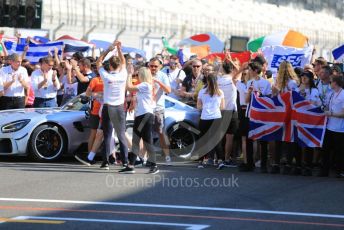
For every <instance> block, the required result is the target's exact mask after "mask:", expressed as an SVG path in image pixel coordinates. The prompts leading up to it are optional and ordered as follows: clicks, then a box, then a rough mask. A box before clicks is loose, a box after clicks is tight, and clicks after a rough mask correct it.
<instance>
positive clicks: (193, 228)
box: [16, 216, 210, 230]
mask: <svg viewBox="0 0 344 230" xmlns="http://www.w3.org/2000/svg"><path fill="white" fill-rule="evenodd" d="M16 219H17V220H62V221H81V222H101V223H119V224H144V225H158V226H174V227H186V229H187V230H202V229H206V228H208V227H210V226H209V225H201V224H181V223H163V222H150V221H130V220H109V219H89V218H87V219H85V218H68V217H46V216H18V217H16Z"/></svg>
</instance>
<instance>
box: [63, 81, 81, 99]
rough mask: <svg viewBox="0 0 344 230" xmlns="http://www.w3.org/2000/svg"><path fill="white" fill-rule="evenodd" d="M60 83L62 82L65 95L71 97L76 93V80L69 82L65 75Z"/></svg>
mask: <svg viewBox="0 0 344 230" xmlns="http://www.w3.org/2000/svg"><path fill="white" fill-rule="evenodd" d="M72 82H73V81H72ZM62 84H63V94H64V96H65V97H68V98H72V97H75V96H76V95H77V94H78V82H75V83H72V84H69V83H68V79H67V75H65V76H64V77H63V79H62Z"/></svg>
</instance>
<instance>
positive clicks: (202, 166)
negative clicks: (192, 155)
mask: <svg viewBox="0 0 344 230" xmlns="http://www.w3.org/2000/svg"><path fill="white" fill-rule="evenodd" d="M197 168H199V169H204V164H203V162H202V161H200V162H199V163H198V166H197Z"/></svg>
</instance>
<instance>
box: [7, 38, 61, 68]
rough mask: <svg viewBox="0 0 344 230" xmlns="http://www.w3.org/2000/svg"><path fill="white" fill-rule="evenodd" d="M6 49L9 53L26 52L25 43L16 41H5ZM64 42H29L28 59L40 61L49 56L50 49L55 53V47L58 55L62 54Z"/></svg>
mask: <svg viewBox="0 0 344 230" xmlns="http://www.w3.org/2000/svg"><path fill="white" fill-rule="evenodd" d="M5 46H6V49H7V51H8V53H9V54H12V53H17V54H19V55H21V54H22V53H23V52H24V48H25V44H17V43H14V42H5ZM62 46H63V42H50V43H46V44H33V43H30V44H29V49H28V51H27V53H26V59H28V60H29V61H30V62H31V64H36V63H38V61H39V59H41V58H43V57H47V56H49V51H50V52H51V54H52V55H53V54H54V48H55V47H57V49H58V55H61V54H62Z"/></svg>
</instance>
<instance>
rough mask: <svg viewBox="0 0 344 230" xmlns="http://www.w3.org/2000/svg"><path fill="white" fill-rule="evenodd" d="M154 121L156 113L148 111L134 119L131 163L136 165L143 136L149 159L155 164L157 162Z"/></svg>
mask: <svg viewBox="0 0 344 230" xmlns="http://www.w3.org/2000/svg"><path fill="white" fill-rule="evenodd" d="M153 121H154V114H152V113H146V114H143V115H141V116H137V117H135V120H134V127H133V141H132V143H133V149H132V151H133V153H134V154H130V157H129V158H130V159H129V162H130V164H132V165H134V163H135V160H136V156H138V155H139V152H140V140H141V138H142V140H143V144H144V146H145V148H146V150H147V152H148V161H149V162H152V163H153V164H155V163H156V155H155V151H154V146H153V135H152V131H153Z"/></svg>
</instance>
